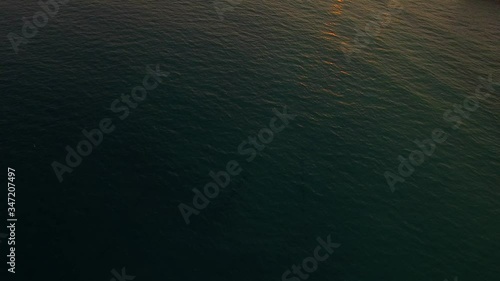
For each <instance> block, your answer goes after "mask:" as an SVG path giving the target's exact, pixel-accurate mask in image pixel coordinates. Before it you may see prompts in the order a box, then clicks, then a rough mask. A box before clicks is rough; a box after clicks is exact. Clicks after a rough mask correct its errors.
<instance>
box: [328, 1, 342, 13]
mask: <svg viewBox="0 0 500 281" xmlns="http://www.w3.org/2000/svg"><path fill="white" fill-rule="evenodd" d="M337 2H339V3H342V2H344V0H337ZM331 13H332V14H334V15H341V14H342V5H341V4H338V3H337V4H333V5H332V11H331Z"/></svg>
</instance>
